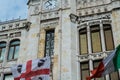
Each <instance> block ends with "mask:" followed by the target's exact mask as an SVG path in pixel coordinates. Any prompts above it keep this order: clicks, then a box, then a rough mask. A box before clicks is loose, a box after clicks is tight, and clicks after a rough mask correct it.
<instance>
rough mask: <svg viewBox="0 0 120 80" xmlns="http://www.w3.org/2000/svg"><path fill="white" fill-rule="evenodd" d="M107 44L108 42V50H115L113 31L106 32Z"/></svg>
mask: <svg viewBox="0 0 120 80" xmlns="http://www.w3.org/2000/svg"><path fill="white" fill-rule="evenodd" d="M105 42H106V50H113V49H114V44H113V38H112V31H111V30H105Z"/></svg>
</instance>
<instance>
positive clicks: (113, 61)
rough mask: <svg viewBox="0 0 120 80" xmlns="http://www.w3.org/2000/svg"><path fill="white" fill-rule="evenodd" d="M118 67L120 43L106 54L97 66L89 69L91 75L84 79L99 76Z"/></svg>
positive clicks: (89, 79)
mask: <svg viewBox="0 0 120 80" xmlns="http://www.w3.org/2000/svg"><path fill="white" fill-rule="evenodd" d="M119 68H120V45H119V46H118V47H117V48H116V49H115V50H114V51H113V52H112V53H110V55H108V56H107V57H106V58H105V59H103V61H102V62H101V63H100V64H99V66H98V67H97V68H96V69H94V70H93V71H91V74H92V75H91V76H89V77H87V78H86V80H91V79H92V78H99V77H102V76H104V75H106V74H109V73H112V72H115V71H118V69H119Z"/></svg>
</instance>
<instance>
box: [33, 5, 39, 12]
mask: <svg viewBox="0 0 120 80" xmlns="http://www.w3.org/2000/svg"><path fill="white" fill-rule="evenodd" d="M38 13H39V6H35V8H34V14H38Z"/></svg>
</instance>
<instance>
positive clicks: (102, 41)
mask: <svg viewBox="0 0 120 80" xmlns="http://www.w3.org/2000/svg"><path fill="white" fill-rule="evenodd" d="M100 35H101V43H102V51H103V52H104V51H106V49H105V38H104V31H103V24H102V20H100Z"/></svg>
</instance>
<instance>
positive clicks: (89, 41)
mask: <svg viewBox="0 0 120 80" xmlns="http://www.w3.org/2000/svg"><path fill="white" fill-rule="evenodd" d="M87 39H88V55H89V57H90V60H89V65H90V66H89V67H90V71H91V70H93V61H92V59H91V56H90V54H91V53H92V48H91V37H90V26H89V24H88V23H87ZM90 75H91V74H90Z"/></svg>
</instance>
